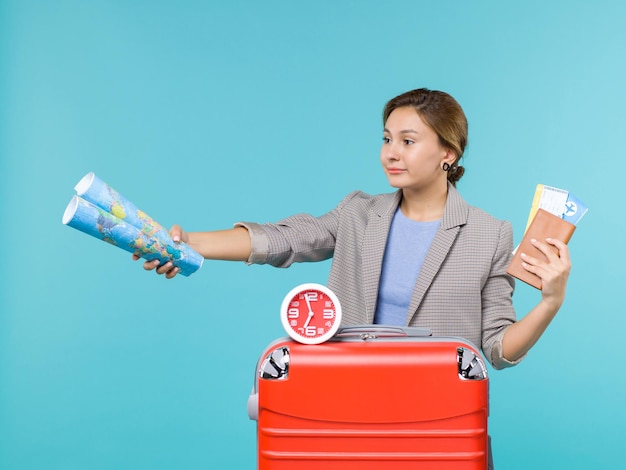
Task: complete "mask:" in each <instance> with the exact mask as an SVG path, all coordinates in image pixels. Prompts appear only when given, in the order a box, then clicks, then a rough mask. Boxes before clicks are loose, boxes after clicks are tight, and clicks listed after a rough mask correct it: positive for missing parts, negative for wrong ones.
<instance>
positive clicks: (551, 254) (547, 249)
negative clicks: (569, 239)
mask: <svg viewBox="0 0 626 470" xmlns="http://www.w3.org/2000/svg"><path fill="white" fill-rule="evenodd" d="M530 243H532V245H533V246H534V247H535V248H537V249H538V250H539V251H540V252H541V253H543V254H544V256H545V257H546V259H545V260H543V261H546V260H547V261H548V263H552V262H554V261H556V260H558V259H559V257H560V253H559V248H558V246H551V245H550V244H548V243H546V242H543V241H539V240H536V239H534V238H533V239H531V240H530Z"/></svg>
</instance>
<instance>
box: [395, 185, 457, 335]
mask: <svg viewBox="0 0 626 470" xmlns="http://www.w3.org/2000/svg"><path fill="white" fill-rule="evenodd" d="M468 212H469V206H468V204H467V203H466V202H465V201H464V200H463V198H461V195H460V194H459V193H458V192H457V190H456V189H455V188H454V186H452V185H451V184H449V183H448V198H447V200H446V207H445V209H444V212H443V219H442V221H441V226H440V227H439V230H438V231H437V234H436V235H435V238H434V240H433V243H432V245H431V246H430V249H429V250H428V253H427V254H426V259H425V260H424V264H423V265H422V269H421V271H420V273H419V276H418V277H417V282H416V283H415V288H414V289H413V294H412V296H411V302H410V303H409V310H408V311H409V312H411V313H410V314H409V315H407V325H408V324H410V323H411V321H412V320H413V318H414V317H415V315H416V314H417V309H418V308H419V306H420V304H421V303H422V299H423V298H424V295H425V294H426V292H427V291H428V288H429V287H430V285H431V283H432V281H433V279H434V278H435V276H436V275H437V273H438V272H439V269H440V268H441V265H442V263H443V261H444V260H445V259H446V256H448V252H449V251H450V249H451V248H452V244H453V243H454V240H455V239H456V237H457V235H458V233H459V230H460V229H461V226H462V225H465V224H466V223H467V214H468Z"/></svg>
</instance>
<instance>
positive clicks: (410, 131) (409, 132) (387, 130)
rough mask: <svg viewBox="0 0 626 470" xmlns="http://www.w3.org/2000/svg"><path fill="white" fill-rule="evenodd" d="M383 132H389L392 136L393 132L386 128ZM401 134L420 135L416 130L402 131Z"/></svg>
mask: <svg viewBox="0 0 626 470" xmlns="http://www.w3.org/2000/svg"><path fill="white" fill-rule="evenodd" d="M383 132H389V133H390V134H391V131H390V130H389V129H387V128H386V127H385V128H384V129H383ZM400 134H419V132H417V131H416V130H414V129H403V130H401V131H400Z"/></svg>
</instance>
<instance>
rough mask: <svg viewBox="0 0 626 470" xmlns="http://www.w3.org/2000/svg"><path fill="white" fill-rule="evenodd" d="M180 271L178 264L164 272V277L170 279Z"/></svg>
mask: <svg viewBox="0 0 626 470" xmlns="http://www.w3.org/2000/svg"><path fill="white" fill-rule="evenodd" d="M179 272H180V268H179V267H178V266H174V268H173V269H170V270H169V271H168V272H167V273H166V274H165V277H166V278H167V279H172V278H173V277H174V276H176V275H177V274H178V273H179Z"/></svg>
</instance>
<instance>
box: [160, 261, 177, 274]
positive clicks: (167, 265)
mask: <svg viewBox="0 0 626 470" xmlns="http://www.w3.org/2000/svg"><path fill="white" fill-rule="evenodd" d="M173 268H174V264H173V263H172V262H171V261H168V262H167V263H163V264H162V265H161V266H159V267H157V268H156V272H157V274H167V273H168V272H169V271H170V270H171V269H173Z"/></svg>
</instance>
